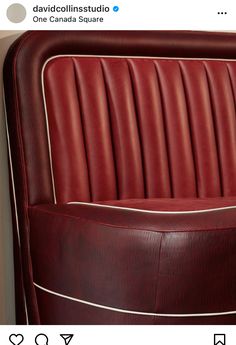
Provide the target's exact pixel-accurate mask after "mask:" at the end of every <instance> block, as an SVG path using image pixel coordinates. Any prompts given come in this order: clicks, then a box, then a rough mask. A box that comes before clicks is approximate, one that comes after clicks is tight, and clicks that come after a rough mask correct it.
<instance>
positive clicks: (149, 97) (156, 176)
mask: <svg viewBox="0 0 236 345" xmlns="http://www.w3.org/2000/svg"><path fill="white" fill-rule="evenodd" d="M128 62H129V65H130V72H131V75H132V80H133V86H134V97H135V99H136V105H137V116H138V121H139V124H140V126H139V127H140V136H141V142H142V146H143V159H144V172H145V185H146V194H147V197H148V198H161V197H166V198H168V197H170V196H171V191H170V180H169V179H170V177H169V171H168V158H167V149H166V143H165V137H164V135H165V134H164V128H163V126H164V125H163V118H162V116H163V115H162V106H161V97H160V91H159V87H158V83H157V78H156V71H155V66H154V65H153V61H151V60H148V59H146V60H145V59H143V60H141V59H140V60H134V59H129V60H128Z"/></svg>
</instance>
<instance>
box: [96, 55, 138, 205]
mask: <svg viewBox="0 0 236 345" xmlns="http://www.w3.org/2000/svg"><path fill="white" fill-rule="evenodd" d="M101 61H102V64H103V70H104V76H105V80H106V85H107V92H108V98H109V104H110V111H111V119H112V121H111V122H112V132H113V136H114V147H115V155H116V159H117V176H118V181H119V195H120V199H127V198H143V197H144V184H143V171H142V160H141V149H140V142H139V137H138V128H137V122H136V114H135V108H134V103H133V96H132V85H131V81H130V77H129V70H128V65H127V62H126V61H125V60H124V59H112V58H109V59H105V58H103V59H102V60H101Z"/></svg>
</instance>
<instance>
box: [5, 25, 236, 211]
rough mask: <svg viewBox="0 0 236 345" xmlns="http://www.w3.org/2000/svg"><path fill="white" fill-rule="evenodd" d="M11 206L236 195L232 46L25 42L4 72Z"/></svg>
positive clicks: (196, 41)
mask: <svg viewBox="0 0 236 345" xmlns="http://www.w3.org/2000/svg"><path fill="white" fill-rule="evenodd" d="M4 79H5V95H6V108H7V115H8V126H9V135H10V145H11V154H12V163H13V173H14V180H15V189H16V197H17V202H18V203H22V204H24V205H28V204H30V205H33V204H37V203H51V202H58V203H64V202H68V201H98V200H113V199H125V198H156V197H157V198H159V197H161V198H162V197H216V196H231V195H236V179H235V172H236V155H235V148H236V118H235V100H236V35H235V34H231V33H210V32H159V31H154V32H148V31H146V32H137V31H136V32H132V31H130V32H121V31H117V32H115V31H113V32H106V31H103V32H98V31H96V32H93V31H89V32H83V31H75V32H58V31H57V32H53V31H51V32H37V31H36V32H27V33H26V34H24V35H23V36H22V37H21V38H20V39H19V40H18V41H17V42H16V43H15V44H14V46H13V47H12V49H11V50H10V52H9V54H8V57H7V59H6V64H5V69H4Z"/></svg>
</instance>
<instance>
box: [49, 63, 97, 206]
mask: <svg viewBox="0 0 236 345" xmlns="http://www.w3.org/2000/svg"><path fill="white" fill-rule="evenodd" d="M62 70H63V74H62V73H61V71H62ZM44 86H45V98H46V106H47V115H48V116H47V117H48V124H49V133H50V144H51V153H52V167H53V176H52V178H54V182H55V190H56V200H57V202H59V203H60V202H67V201H70V200H74V199H75V198H78V199H79V200H81V201H90V195H89V180H88V173H87V163H86V156H85V148H84V140H83V133H82V127H81V119H80V116H81V114H80V105H79V102H78V95H77V91H76V84H75V76H74V70H73V64H72V61H71V60H68V59H66V58H63V59H59V60H57V61H56V60H53V61H51V62H50V63H48V64H47V66H46V69H45V72H44ZM65 129H66V131H65ZM68 152H69V153H70V154H68ZM62 161H63V166H62Z"/></svg>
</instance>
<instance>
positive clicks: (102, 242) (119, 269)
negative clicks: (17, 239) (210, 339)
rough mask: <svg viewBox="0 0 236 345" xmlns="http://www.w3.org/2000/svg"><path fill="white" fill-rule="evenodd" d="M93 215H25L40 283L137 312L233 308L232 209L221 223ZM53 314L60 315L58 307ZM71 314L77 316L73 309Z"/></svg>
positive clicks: (44, 210) (42, 209) (36, 210)
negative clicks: (27, 218) (27, 220)
mask: <svg viewBox="0 0 236 345" xmlns="http://www.w3.org/2000/svg"><path fill="white" fill-rule="evenodd" d="M86 208H89V209H90V212H89V213H88V212H87V211H88V210H87V209H86ZM94 208H96V207H93V206H86V207H84V206H80V205H70V206H65V205H63V206H59V205H57V206H37V207H33V208H31V209H30V222H31V226H32V230H33V231H31V256H32V261H33V269H34V281H35V282H36V283H37V284H39V285H41V286H43V287H44V288H46V289H49V290H52V291H54V292H57V293H60V294H64V295H67V296H70V297H73V298H78V299H82V300H86V301H89V302H92V303H97V304H101V305H105V306H108V307H113V308H120V309H126V310H134V311H141V312H150V313H163V314H168V313H170V314H175V313H176V314H179V313H180V314H181V313H189V314H193V313H216V312H222V311H232V310H234V309H235V306H236V297H235V289H236V252H235V246H236V231H235V223H236V221H235V214H236V210H233V211H232V213H230V212H229V210H228V211H227V210H225V211H223V213H222V214H221V219H222V220H221V224H218V222H219V218H218V217H217V215H216V214H215V215H214V214H213V215H211V214H210V213H209V214H207V216H206V217H204V216H203V215H202V214H194V215H192V218H191V217H185V216H183V215H182V216H181V215H173V216H172V217H169V216H168V215H165V216H163V217H162V216H160V215H154V216H155V217H154V216H153V217H150V215H149V216H148V217H147V215H146V214H144V213H142V212H140V214H139V215H137V213H135V212H134V211H125V210H123V211H120V210H115V209H113V210H109V209H103V210H101V208H100V210H99V212H95V211H94V210H93V209H94ZM111 212H112V214H111ZM216 212H217V211H216ZM218 212H219V211H218ZM224 212H226V213H224ZM164 218H165V219H164ZM181 218H182V219H181ZM183 219H185V223H186V226H185V228H184V223H183ZM223 222H224V224H223ZM179 224H181V225H180V226H179ZM187 224H188V225H187ZM198 224H201V225H200V226H198ZM204 225H205V226H204ZM181 226H182V229H180V227H181ZM48 298H50V297H48ZM62 303H63V302H62ZM74 303H75V305H77V304H78V302H74ZM44 308H45V306H44ZM54 308H55V310H54V311H53V313H54V314H58V312H57V305H55V306H54ZM75 308H77V306H75ZM94 309H95V310H94V312H95V313H96V308H95V307H94ZM51 311H52V306H51V305H50V306H49V309H48V313H50V312H51ZM69 314H70V315H72V316H73V315H74V311H73V308H72V311H71V313H69ZM44 317H45V316H44ZM69 317H70V316H69ZM73 317H75V316H73ZM66 318H67V314H65V318H62V317H61V316H60V318H59V319H58V320H60V322H62V323H63V320H64V321H65V322H66ZM49 319H50V317H49ZM144 319H145V318H144ZM93 320H96V318H95V319H93ZM45 321H46V323H47V322H48V321H47V318H46V317H45ZM79 321H80V318H78V319H76V318H75V323H79ZM94 322H95V321H94ZM97 322H99V321H97ZM152 322H153V321H152ZM209 322H210V320H209Z"/></svg>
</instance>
